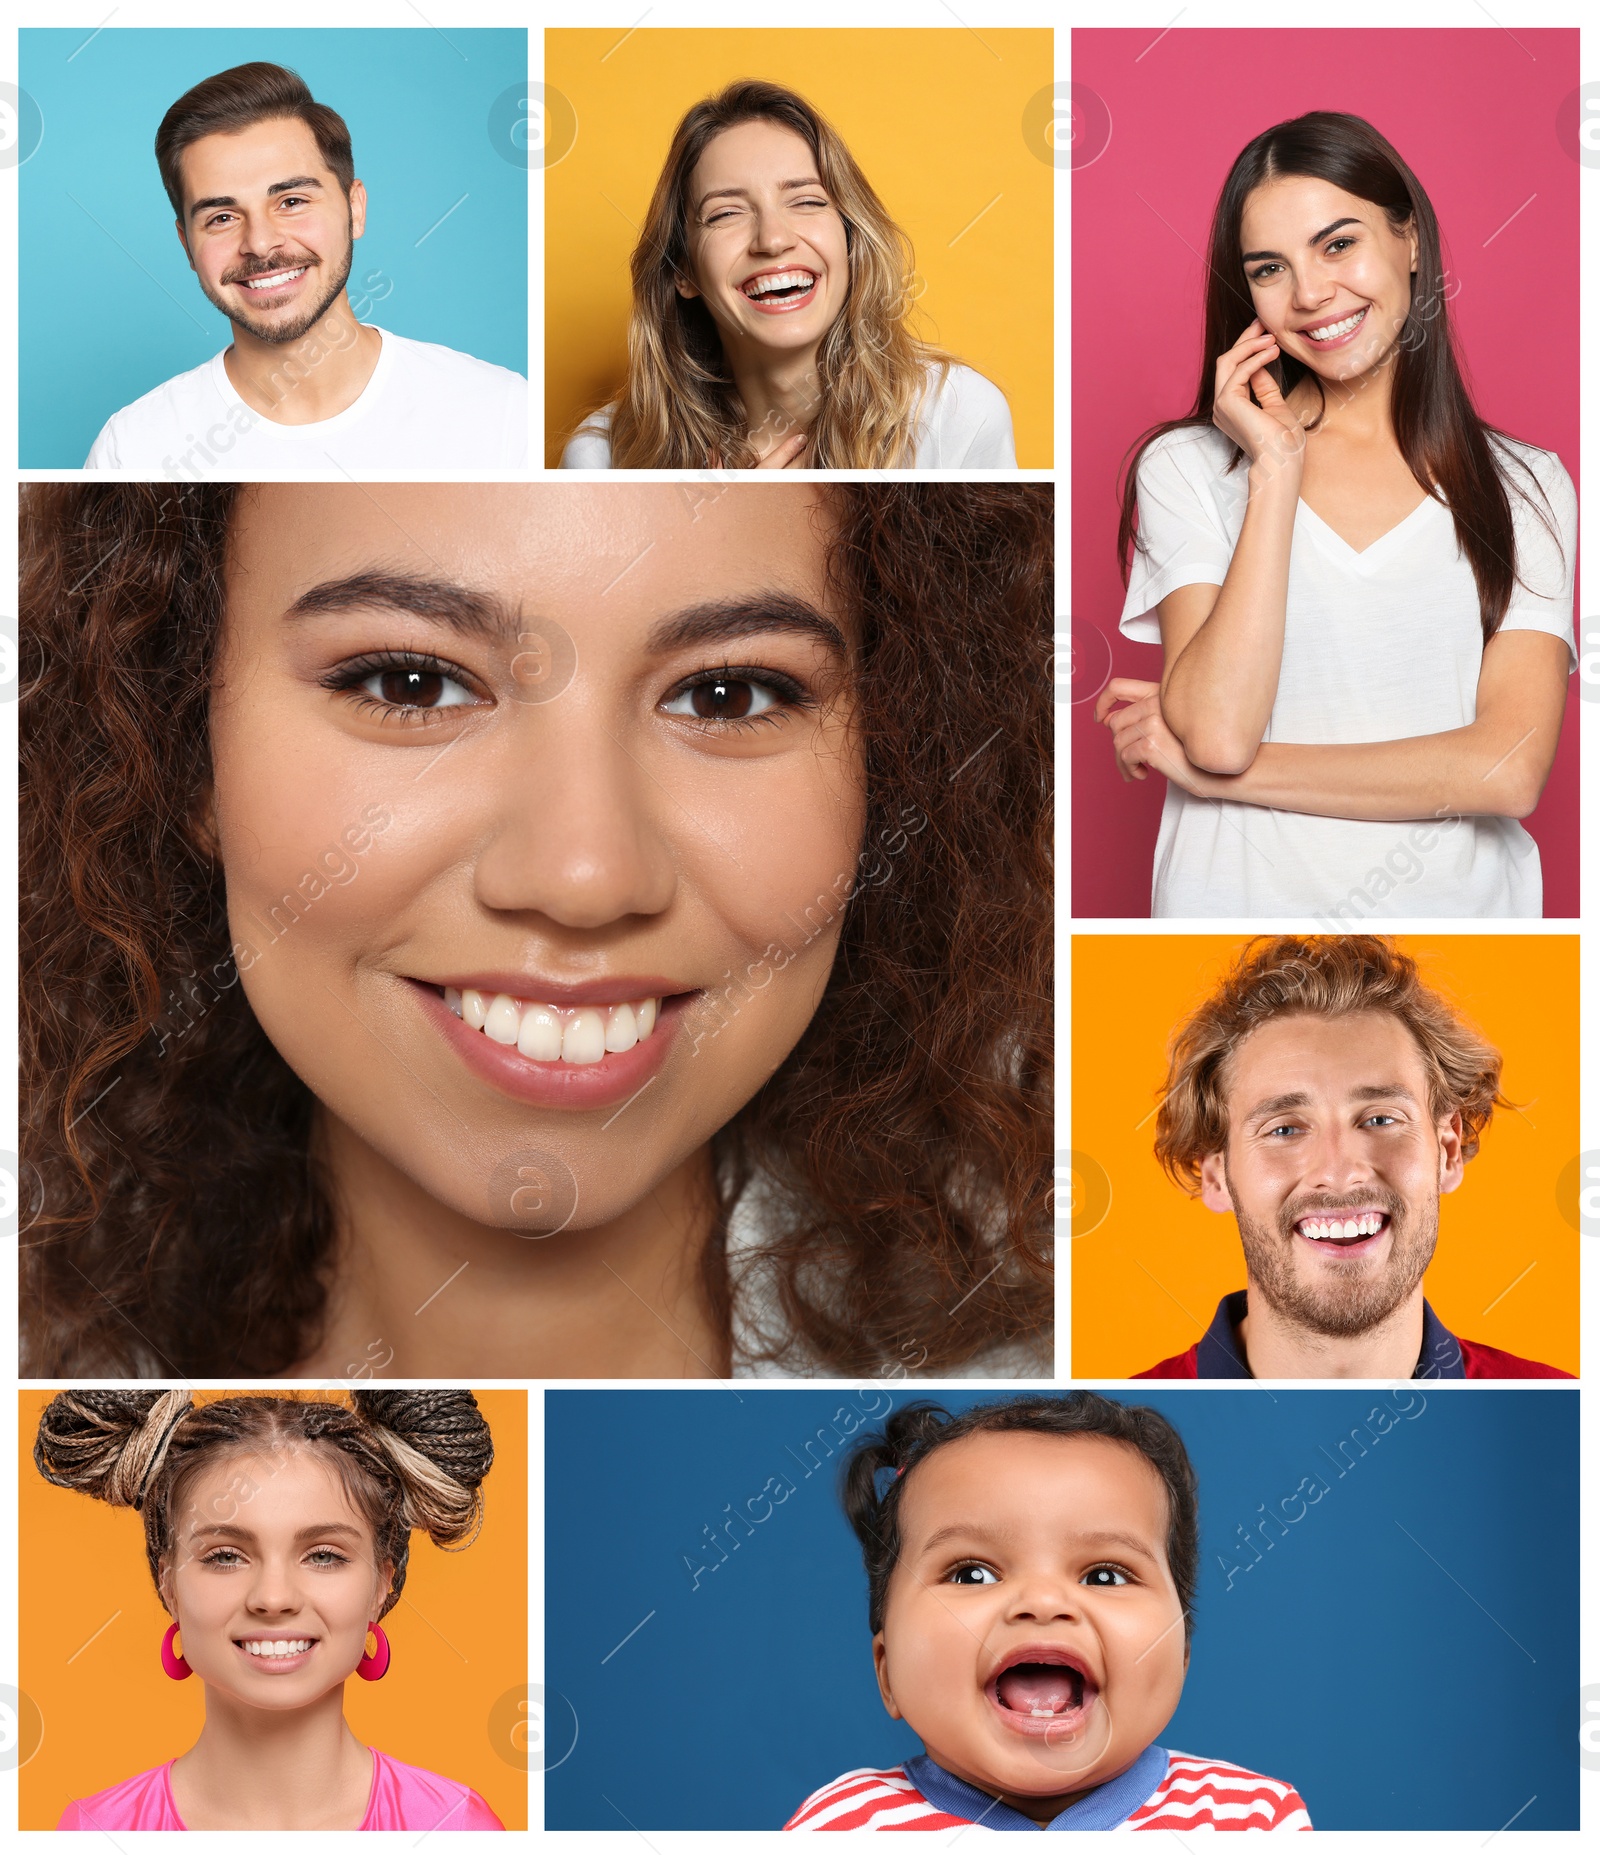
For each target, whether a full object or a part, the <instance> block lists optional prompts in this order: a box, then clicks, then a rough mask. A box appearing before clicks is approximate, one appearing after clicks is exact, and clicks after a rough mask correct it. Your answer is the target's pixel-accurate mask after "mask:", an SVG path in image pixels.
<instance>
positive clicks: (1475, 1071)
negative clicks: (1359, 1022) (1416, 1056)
mask: <svg viewBox="0 0 1600 1855" xmlns="http://www.w3.org/2000/svg"><path fill="white" fill-rule="evenodd" d="M1352 1011H1385V1012H1388V1013H1389V1014H1390V1015H1391V1016H1392V1017H1396V1018H1398V1019H1399V1020H1400V1022H1401V1023H1402V1024H1403V1025H1404V1026H1405V1027H1406V1029H1407V1030H1408V1031H1409V1032H1410V1033H1411V1035H1412V1037H1413V1038H1414V1039H1415V1041H1416V1044H1417V1048H1418V1049H1419V1050H1420V1051H1421V1053H1422V1061H1423V1065H1424V1067H1425V1069H1426V1070H1427V1075H1428V1086H1429V1091H1430V1100H1429V1106H1430V1108H1431V1109H1432V1111H1433V1113H1434V1114H1435V1115H1446V1114H1450V1113H1452V1112H1459V1113H1460V1115H1461V1156H1462V1158H1463V1159H1471V1158H1472V1156H1473V1154H1474V1153H1476V1152H1477V1150H1478V1142H1479V1139H1480V1137H1481V1135H1482V1133H1483V1130H1484V1129H1485V1128H1486V1127H1487V1126H1488V1125H1489V1122H1490V1120H1491V1118H1492V1117H1493V1115H1494V1111H1495V1109H1496V1107H1508V1106H1509V1105H1510V1104H1509V1103H1508V1102H1507V1101H1506V1099H1505V1097H1504V1096H1503V1095H1502V1094H1501V1093H1500V1052H1499V1051H1498V1050H1496V1049H1495V1048H1494V1046H1493V1045H1492V1044H1490V1043H1488V1042H1486V1041H1485V1039H1484V1038H1483V1037H1482V1036H1481V1035H1480V1034H1479V1033H1478V1032H1477V1031H1476V1030H1474V1029H1473V1028H1472V1026H1471V1025H1470V1024H1468V1023H1467V1022H1466V1020H1465V1019H1464V1018H1463V1017H1462V1016H1461V1015H1460V1013H1459V1012H1457V1011H1456V1010H1455V1009H1454V1007H1453V1006H1452V1005H1451V1004H1450V1003H1449V1001H1448V1000H1447V999H1445V998H1443V997H1442V996H1441V995H1440V994H1439V993H1438V992H1436V991H1434V990H1433V989H1432V988H1431V987H1430V986H1427V985H1425V984H1424V983H1423V980H1422V977H1421V974H1420V973H1419V972H1418V970H1417V963H1416V961H1415V960H1414V959H1412V957H1411V956H1410V954H1408V953H1403V952H1401V950H1400V949H1399V948H1398V947H1397V946H1396V945H1395V943H1394V942H1393V941H1392V940H1390V939H1388V938H1387V937H1386V936H1384V935H1381V934H1349V935H1337V934H1328V935H1322V934H1312V935H1299V934H1279V935H1270V936H1269V935H1257V936H1256V937H1254V938H1253V939H1251V940H1248V941H1246V942H1245V944H1244V946H1243V948H1242V949H1241V950H1240V953H1239V957H1238V958H1237V959H1236V960H1235V962H1234V964H1233V967H1232V969H1231V970H1230V971H1229V972H1228V973H1227V975H1226V976H1225V977H1224V979H1223V981H1222V983H1221V985H1219V986H1218V987H1217V989H1216V991H1215V992H1213V993H1212V995H1211V996H1210V998H1208V999H1207V1000H1206V1001H1205V1003H1204V1004H1203V1005H1201V1006H1200V1007H1199V1008H1198V1009H1197V1010H1196V1011H1194V1012H1193V1013H1191V1015H1190V1016H1189V1017H1188V1018H1187V1019H1186V1020H1185V1021H1184V1023H1183V1024H1182V1025H1180V1026H1179V1028H1178V1031H1177V1033H1176V1034H1175V1036H1174V1037H1173V1040H1172V1044H1171V1048H1170V1049H1169V1051H1168V1056H1167V1079H1166V1082H1165V1084H1164V1085H1163V1087H1162V1096H1161V1106H1160V1108H1159V1109H1158V1110H1157V1113H1156V1158H1157V1159H1159V1160H1160V1162H1161V1165H1162V1169H1163V1170H1164V1171H1165V1172H1166V1174H1167V1176H1168V1177H1169V1178H1170V1179H1171V1180H1172V1181H1173V1183H1174V1184H1176V1185H1181V1186H1182V1187H1183V1188H1184V1190H1185V1191H1188V1192H1191V1193H1193V1192H1198V1191H1199V1189H1200V1163H1201V1161H1202V1160H1204V1159H1205V1157H1206V1155H1207V1154H1209V1153H1220V1152H1221V1151H1222V1150H1223V1148H1224V1147H1226V1146H1227V1144H1228V1107H1227V1090H1228V1060H1229V1058H1230V1057H1231V1056H1232V1054H1233V1052H1234V1051H1235V1050H1236V1049H1237V1048H1238V1046H1239V1044H1240V1043H1242V1042H1243V1040H1244V1039H1245V1038H1246V1037H1248V1036H1249V1035H1250V1033H1251V1032H1252V1031H1254V1030H1258V1029H1260V1027H1261V1026H1262V1025H1263V1024H1266V1023H1268V1022H1270V1021H1271V1020H1272V1019H1274V1018H1279V1017H1293V1016H1294V1015H1296V1014H1297V1013H1308V1014H1310V1015H1312V1016H1314V1017H1321V1018H1337V1017H1343V1016H1344V1015H1345V1014H1346V1013H1348V1012H1352Z"/></svg>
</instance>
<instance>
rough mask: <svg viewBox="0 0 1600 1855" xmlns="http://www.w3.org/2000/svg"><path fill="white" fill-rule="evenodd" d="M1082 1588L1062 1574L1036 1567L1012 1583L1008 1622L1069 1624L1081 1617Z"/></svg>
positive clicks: (1047, 1568)
mask: <svg viewBox="0 0 1600 1855" xmlns="http://www.w3.org/2000/svg"><path fill="white" fill-rule="evenodd" d="M1082 1603H1083V1586H1082V1585H1080V1584H1079V1583H1077V1581H1076V1580H1075V1579H1072V1578H1069V1577H1068V1576H1067V1575H1066V1573H1065V1572H1058V1571H1055V1570H1054V1569H1052V1568H1049V1567H1045V1566H1039V1567H1036V1568H1035V1569H1033V1570H1032V1571H1030V1572H1027V1573H1025V1574H1024V1575H1023V1576H1022V1577H1020V1578H1014V1579H1013V1580H1012V1584H1011V1602H1010V1604H1009V1605H1008V1606H1007V1611H1006V1615H1007V1619H1008V1621H1010V1622H1013V1623H1071V1622H1074V1621H1076V1620H1077V1619H1078V1618H1079V1617H1081V1616H1082V1614H1083V1611H1082Z"/></svg>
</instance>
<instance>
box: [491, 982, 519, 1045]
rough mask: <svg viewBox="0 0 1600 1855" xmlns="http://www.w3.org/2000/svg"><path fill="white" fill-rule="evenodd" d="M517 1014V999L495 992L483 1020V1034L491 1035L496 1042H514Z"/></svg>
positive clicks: (515, 1039)
mask: <svg viewBox="0 0 1600 1855" xmlns="http://www.w3.org/2000/svg"><path fill="white" fill-rule="evenodd" d="M518 1015H519V1014H518V1012H517V1001H516V1000H515V999H514V998H510V997H508V996H507V995H506V994H505V993H504V992H496V993H495V995H494V1002H493V1003H492V1004H491V1005H490V1007H489V1015H488V1016H487V1017H486V1018H485V1019H484V1021H483V1029H484V1035H485V1036H487V1037H492V1038H493V1039H494V1040H495V1042H496V1043H515V1042H516V1041H517V1020H518Z"/></svg>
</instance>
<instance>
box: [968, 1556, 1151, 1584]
mask: <svg viewBox="0 0 1600 1855" xmlns="http://www.w3.org/2000/svg"><path fill="white" fill-rule="evenodd" d="M980 1568H981V1569H982V1570H983V1571H986V1572H993V1571H994V1570H995V1568H994V1567H993V1566H992V1565H990V1564H988V1563H987V1561H985V1560H983V1559H963V1560H961V1562H960V1563H959V1564H957V1565H952V1566H951V1567H950V1569H949V1571H947V1572H946V1573H945V1575H944V1582H945V1583H946V1584H949V1583H950V1582H951V1581H952V1580H953V1579H954V1577H955V1575H956V1573H957V1572H965V1571H975V1570H978V1569H980ZM1094 1572H1115V1573H1116V1574H1117V1575H1118V1576H1119V1577H1120V1578H1121V1579H1122V1580H1123V1581H1124V1583H1126V1584H1134V1583H1136V1582H1137V1580H1136V1579H1135V1578H1134V1575H1133V1573H1132V1572H1130V1571H1129V1570H1128V1568H1127V1566H1126V1565H1118V1564H1117V1563H1116V1562H1115V1560H1112V1559H1105V1560H1102V1561H1101V1562H1100V1563H1099V1564H1098V1565H1091V1566H1089V1567H1088V1568H1087V1569H1086V1570H1085V1572H1084V1574H1083V1576H1084V1578H1088V1577H1089V1576H1090V1575H1091V1573H1094ZM999 1576H1000V1574H999V1573H998V1572H995V1577H996V1579H997V1580H998V1578H999ZM1081 1582H1082V1581H1081V1580H1080V1583H1081ZM980 1588H981V1587H980ZM1101 1588H1102V1589H1105V1588H1107V1587H1104V1586H1103V1587H1101ZM1112 1588H1114V1587H1112Z"/></svg>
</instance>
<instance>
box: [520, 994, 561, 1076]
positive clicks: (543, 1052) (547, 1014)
mask: <svg viewBox="0 0 1600 1855" xmlns="http://www.w3.org/2000/svg"><path fill="white" fill-rule="evenodd" d="M565 1028H566V1027H565V1026H564V1025H563V1024H562V1022H561V1020H560V1018H558V1017H557V1016H556V1014H555V1013H554V1012H553V1011H552V1010H551V1009H550V1007H549V1006H548V1005H529V1006H528V1007H527V1008H526V1009H525V1010H524V1012H523V1014H522V1029H521V1030H520V1031H519V1032H518V1034H517V1048H518V1049H519V1050H520V1051H521V1052H522V1054H523V1055H524V1056H529V1057H532V1058H533V1060H534V1062H536V1063H557V1062H559V1061H560V1060H561V1033H562V1031H563V1030H564V1029H565Z"/></svg>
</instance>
